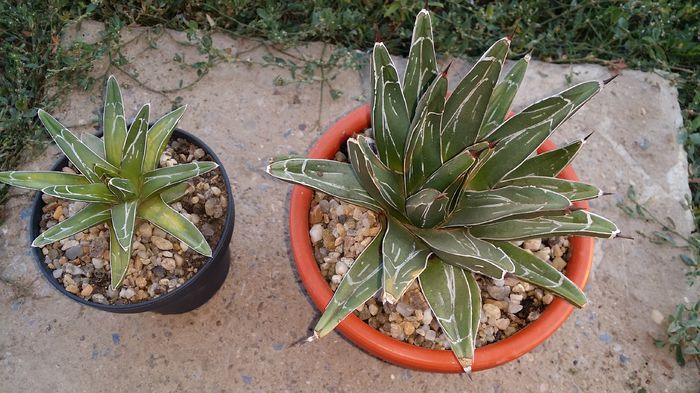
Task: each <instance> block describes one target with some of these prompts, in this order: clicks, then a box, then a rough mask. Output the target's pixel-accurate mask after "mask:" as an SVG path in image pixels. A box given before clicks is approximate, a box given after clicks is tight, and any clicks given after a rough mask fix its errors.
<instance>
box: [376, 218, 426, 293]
mask: <svg viewBox="0 0 700 393" xmlns="http://www.w3.org/2000/svg"><path fill="white" fill-rule="evenodd" d="M430 254H431V251H430V248H428V247H427V246H426V245H425V244H424V243H423V242H422V241H421V240H420V239H418V238H416V237H415V236H414V235H413V234H412V233H411V232H410V231H409V230H408V229H407V228H406V227H404V226H403V225H402V224H401V223H400V222H398V221H397V220H395V219H393V218H392V217H389V219H388V222H387V229H386V234H384V241H383V242H382V262H383V274H382V288H383V289H384V294H383V298H384V301H388V302H389V303H392V304H393V303H396V302H397V301H399V299H400V298H401V296H403V294H404V293H405V292H406V290H407V289H408V287H409V286H410V285H411V283H413V281H415V279H416V278H417V277H418V276H419V275H420V274H421V272H423V270H424V269H425V265H426V263H427V262H428V257H429V256H430Z"/></svg>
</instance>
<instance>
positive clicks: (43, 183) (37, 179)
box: [0, 171, 90, 190]
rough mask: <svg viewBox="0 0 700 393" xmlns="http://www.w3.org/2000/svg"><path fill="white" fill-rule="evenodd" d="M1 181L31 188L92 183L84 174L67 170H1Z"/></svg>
mask: <svg viewBox="0 0 700 393" xmlns="http://www.w3.org/2000/svg"><path fill="white" fill-rule="evenodd" d="M0 183H5V184H9V185H11V186H15V187H21V188H27V189H30V190H41V189H42V188H46V187H51V186H59V185H60V186H77V185H85V184H90V181H89V180H88V179H87V178H86V177H85V176H83V175H73V174H70V173H65V172H50V171H45V172H44V171H41V172H24V171H10V172H0Z"/></svg>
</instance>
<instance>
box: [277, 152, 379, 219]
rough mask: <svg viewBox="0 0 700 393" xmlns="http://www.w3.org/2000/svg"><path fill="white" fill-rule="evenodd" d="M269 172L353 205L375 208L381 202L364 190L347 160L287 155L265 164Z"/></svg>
mask: <svg viewBox="0 0 700 393" xmlns="http://www.w3.org/2000/svg"><path fill="white" fill-rule="evenodd" d="M266 172H267V173H269V174H270V175H272V176H274V177H276V178H278V179H282V180H285V181H288V182H291V183H296V184H301V185H302V186H306V187H310V188H313V189H315V190H318V191H321V192H324V193H326V194H329V195H332V196H334V197H336V198H340V199H342V200H344V201H347V202H350V203H352V204H355V205H359V206H362V207H366V208H368V209H371V210H374V211H378V210H380V209H381V207H380V205H379V204H378V203H377V202H376V201H375V200H374V199H373V198H372V197H371V196H370V195H369V194H368V193H367V191H365V189H364V188H363V187H362V185H361V184H360V182H359V180H358V179H357V176H356V175H355V172H353V170H352V166H351V165H350V164H346V163H343V162H338V161H332V160H318V159H310V158H286V159H281V160H276V161H273V162H271V163H270V165H268V166H267V168H266Z"/></svg>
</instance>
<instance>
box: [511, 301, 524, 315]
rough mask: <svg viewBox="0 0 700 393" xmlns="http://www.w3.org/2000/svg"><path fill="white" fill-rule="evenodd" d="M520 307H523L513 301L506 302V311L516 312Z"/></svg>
mask: <svg viewBox="0 0 700 393" xmlns="http://www.w3.org/2000/svg"><path fill="white" fill-rule="evenodd" d="M522 309H523V306H522V305H520V304H515V303H510V304H508V312H509V313H511V314H517V313H519V312H520V310H522Z"/></svg>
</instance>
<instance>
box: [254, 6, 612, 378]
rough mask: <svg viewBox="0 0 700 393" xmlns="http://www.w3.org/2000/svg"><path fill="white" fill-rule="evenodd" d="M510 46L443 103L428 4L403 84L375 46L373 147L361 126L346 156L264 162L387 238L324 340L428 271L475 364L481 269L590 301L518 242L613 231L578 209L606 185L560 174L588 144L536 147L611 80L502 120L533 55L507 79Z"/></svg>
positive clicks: (346, 291) (485, 59) (358, 265)
mask: <svg viewBox="0 0 700 393" xmlns="http://www.w3.org/2000/svg"><path fill="white" fill-rule="evenodd" d="M509 44H510V41H509V40H508V39H507V38H504V39H501V40H500V41H498V42H496V43H495V44H494V45H493V46H492V47H491V48H489V50H488V51H487V52H486V53H485V54H484V55H483V56H482V57H481V59H480V60H479V61H478V62H477V63H476V64H475V65H474V67H473V68H472V69H471V71H469V73H468V74H467V75H466V76H465V77H464V78H463V79H462V80H461V81H460V82H459V84H458V85H457V87H456V88H455V89H454V90H453V91H452V94H451V95H449V98H447V99H446V98H445V97H446V96H447V95H448V88H447V79H446V71H444V72H442V73H440V72H438V69H437V63H436V60H435V51H434V47H433V35H432V27H431V21H430V15H429V13H428V11H426V10H423V11H421V12H420V13H419V14H418V16H417V18H416V24H415V28H414V31H413V41H412V45H411V50H410V54H409V57H408V64H407V66H406V71H405V74H404V77H403V83H402V81H401V80H400V79H399V76H398V73H397V70H396V68H395V66H394V64H393V63H392V60H391V57H390V56H389V53H388V51H387V49H386V47H385V46H384V45H383V44H382V43H380V42H379V43H376V44H375V46H374V51H373V53H372V78H373V81H374V88H373V91H374V97H373V102H372V128H373V132H374V143H375V144H376V147H375V146H374V145H373V143H372V141H371V140H370V138H368V137H366V136H362V135H360V136H358V137H356V138H352V139H350V140H348V142H347V146H348V153H349V160H350V163H349V164H348V163H341V162H337V161H330V160H317V159H305V158H285V159H276V160H273V161H272V162H271V164H270V165H269V167H268V168H267V171H268V173H269V174H271V175H272V176H275V177H277V178H279V179H282V180H286V181H289V182H293V183H297V184H301V185H304V186H308V187H311V188H314V189H317V190H320V191H322V192H324V193H327V194H330V195H333V196H335V197H337V198H340V199H343V200H345V201H348V202H350V203H353V204H356V205H360V206H364V207H366V208H368V209H371V210H373V211H375V212H377V213H379V215H380V217H382V222H383V228H382V231H381V233H380V234H379V235H378V236H376V237H375V238H374V240H373V241H372V242H371V243H370V244H369V245H368V246H367V248H366V249H365V250H364V252H363V253H362V254H361V255H360V256H358V258H357V259H356V261H355V262H354V263H353V265H352V267H351V268H350V270H349V271H348V272H347V274H346V276H345V277H344V279H343V280H342V282H341V283H340V285H339V286H338V289H337V290H336V292H335V295H334V296H333V299H332V300H331V301H330V303H329V304H328V306H327V308H326V310H325V312H324V314H323V316H322V317H321V319H320V320H319V322H318V324H317V325H316V327H315V329H314V331H315V332H314V336H315V337H320V336H324V335H326V334H327V333H329V332H330V331H331V330H332V329H333V328H334V327H335V326H336V325H337V324H338V323H339V322H340V321H342V320H343V319H344V318H345V317H346V316H347V315H348V314H349V313H350V312H352V310H354V309H355V308H357V307H358V306H360V305H361V304H363V303H364V302H365V301H367V300H368V299H369V298H370V297H371V296H373V295H375V294H376V293H377V292H378V291H380V290H381V291H383V299H384V301H387V302H395V301H397V299H399V298H400V297H401V295H402V294H403V293H404V292H405V291H406V289H407V288H408V287H409V286H410V285H411V283H412V282H413V281H414V280H416V279H419V283H420V287H421V289H422V291H423V293H424V295H425V297H426V299H427V301H428V303H429V304H430V307H431V308H432V311H433V313H434V314H435V316H436V317H437V320H438V322H439V323H440V326H441V327H442V329H443V331H444V332H445V335H446V336H447V338H448V340H449V341H450V344H451V348H452V351H453V352H454V354H455V355H456V357H457V359H458V360H459V362H460V364H461V365H462V366H463V368H464V369H465V371H470V370H471V365H472V362H473V357H474V345H475V336H476V333H477V329H478V325H479V316H480V309H481V298H480V291H479V288H478V286H477V282H476V280H475V278H474V273H478V274H482V275H484V276H488V277H492V278H497V279H501V278H503V277H504V276H505V275H506V274H509V275H513V276H516V277H518V278H520V279H522V280H525V281H527V282H530V283H532V284H535V285H538V286H540V287H542V288H546V289H547V290H549V291H551V292H553V293H554V294H556V295H558V296H560V297H562V298H564V299H566V300H567V301H569V302H570V303H571V304H573V305H575V306H578V307H581V306H583V305H584V304H585V303H586V298H585V296H584V294H583V293H582V292H581V290H580V289H579V288H578V287H577V286H576V285H575V284H574V283H572V282H571V281H570V280H569V279H568V278H566V277H565V276H564V275H562V274H561V273H560V272H558V271H557V270H556V269H554V268H553V267H552V266H550V265H549V264H547V263H545V262H543V261H541V260H540V259H538V258H537V257H535V256H534V255H532V254H530V253H528V252H527V251H525V250H523V249H521V248H519V247H517V246H515V245H513V244H512V243H511V241H513V240H523V239H530V238H539V237H548V236H555V235H580V236H593V237H603V238H612V237H615V236H616V235H617V234H618V232H619V231H618V229H617V227H616V226H615V224H613V223H612V222H610V221H608V220H607V219H605V218H603V217H601V216H599V215H596V214H593V213H590V212H587V211H581V210H576V209H574V208H573V206H572V202H574V201H578V200H584V199H590V198H595V197H598V196H599V195H601V192H600V190H599V189H598V188H596V187H594V186H592V185H588V184H584V183H579V182H573V181H567V180H560V179H557V178H556V177H555V176H556V175H557V174H559V172H560V171H561V170H562V169H563V168H564V167H565V166H566V165H567V164H568V163H569V162H570V161H571V160H572V159H573V158H574V156H575V155H576V153H577V152H578V151H579V149H580V148H581V146H582V145H583V143H584V140H579V141H576V142H574V143H571V144H569V145H567V146H564V147H562V148H560V149H557V150H554V151H551V152H548V153H545V154H541V155H537V156H533V153H534V152H535V150H536V149H537V147H538V146H540V144H542V143H543V142H544V141H545V139H546V138H547V137H548V136H550V135H551V134H552V132H553V131H554V130H555V129H556V128H557V127H558V126H559V125H560V124H561V123H562V122H563V121H565V120H566V119H567V118H569V117H570V116H571V115H572V114H574V113H575V112H576V111H577V110H578V109H579V108H580V107H581V106H582V105H583V104H584V103H585V102H586V101H588V100H589V99H590V98H591V97H592V96H594V95H595V94H596V93H597V92H598V91H599V90H600V89H601V87H602V85H603V83H601V82H597V81H593V82H585V83H581V84H578V85H576V86H573V87H571V88H569V89H567V90H565V91H563V92H561V93H559V94H557V95H555V96H552V97H549V98H546V99H544V100H542V101H539V102H536V103H535V104H532V105H530V106H528V107H527V108H525V109H523V110H522V111H521V112H520V113H518V114H516V115H514V116H512V117H510V118H509V119H507V120H504V119H505V117H506V114H507V112H508V110H509V108H510V105H511V103H512V101H513V98H514V96H515V94H516V92H517V90H518V87H519V85H520V83H521V81H522V80H523V75H524V73H525V70H526V68H527V65H528V61H529V58H528V57H525V58H524V59H522V60H520V61H518V62H517V63H516V64H515V65H514V67H513V68H512V69H511V70H510V71H509V72H508V73H507V74H506V75H505V76H504V77H503V79H502V81H501V82H500V83H499V82H498V80H499V74H500V72H501V68H502V67H503V64H504V61H505V59H506V55H507V53H508V49H509Z"/></svg>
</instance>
